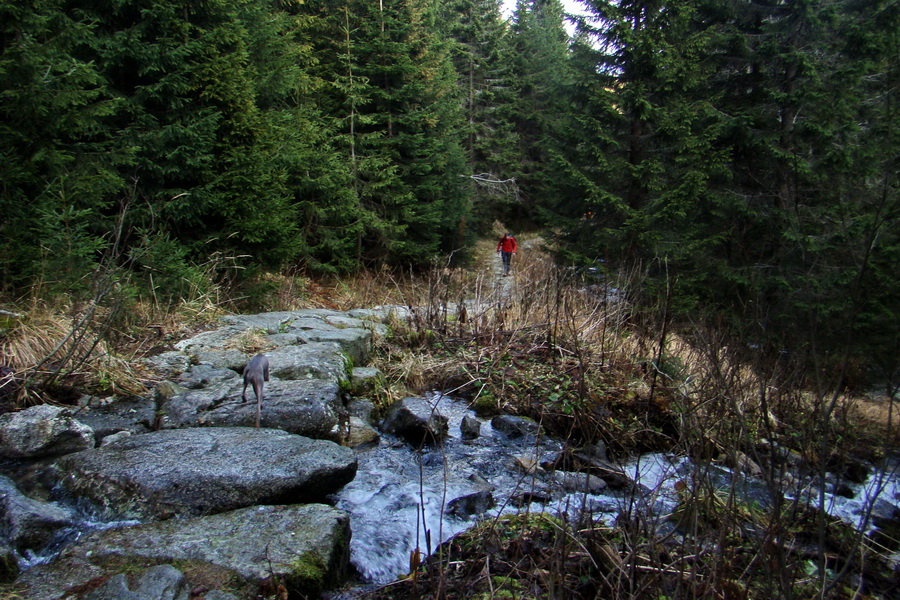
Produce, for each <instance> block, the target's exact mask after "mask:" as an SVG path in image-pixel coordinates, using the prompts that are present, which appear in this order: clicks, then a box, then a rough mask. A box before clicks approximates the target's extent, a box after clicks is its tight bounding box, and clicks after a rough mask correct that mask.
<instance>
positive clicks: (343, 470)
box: [50, 427, 357, 520]
mask: <svg viewBox="0 0 900 600" xmlns="http://www.w3.org/2000/svg"><path fill="white" fill-rule="evenodd" d="M356 467H357V462H356V455H355V454H354V453H353V451H352V450H350V449H349V448H344V447H341V446H339V445H337V444H335V443H334V442H330V441H326V440H312V439H309V438H307V437H303V436H299V435H294V434H290V433H286V432H284V431H278V430H273V429H258V430H257V429H253V428H247V427H203V428H191V429H172V430H163V431H156V432H152V433H146V434H142V435H136V436H131V437H127V438H124V439H122V440H119V441H116V442H114V443H112V444H109V445H107V446H104V447H101V448H94V449H90V450H84V451H82V452H77V453H75V454H70V455H67V456H64V457H62V458H59V459H57V460H56V461H54V462H53V463H52V465H51V469H50V475H51V477H55V478H56V479H58V480H59V483H60V484H61V485H62V487H63V488H64V489H66V490H68V491H69V492H71V493H73V494H75V495H77V496H83V497H85V498H87V499H89V500H90V501H92V502H93V503H95V504H96V505H97V506H98V507H100V508H101V509H102V510H103V511H104V512H105V513H107V514H109V515H111V516H114V517H117V518H139V519H151V520H154V519H165V518H168V517H172V516H198V515H209V514H215V513H220V512H224V511H228V510H234V509H237V508H243V507H246V506H252V505H256V504H296V503H302V502H313V501H320V500H322V499H324V498H325V497H326V496H327V495H328V494H331V493H332V492H335V491H337V490H338V489H340V488H341V487H343V486H344V485H345V484H347V483H348V482H350V481H352V480H353V478H354V477H355V476H356Z"/></svg>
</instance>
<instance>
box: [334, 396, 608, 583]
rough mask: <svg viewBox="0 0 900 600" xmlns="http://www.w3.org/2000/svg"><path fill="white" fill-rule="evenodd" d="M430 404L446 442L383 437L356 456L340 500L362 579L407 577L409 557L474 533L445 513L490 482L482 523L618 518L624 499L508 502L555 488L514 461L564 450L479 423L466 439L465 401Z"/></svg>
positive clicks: (470, 520)
mask: <svg viewBox="0 0 900 600" xmlns="http://www.w3.org/2000/svg"><path fill="white" fill-rule="evenodd" d="M429 401H430V402H431V403H432V405H433V406H436V407H437V410H438V411H439V412H440V413H441V414H443V415H445V416H447V417H448V419H449V425H450V435H449V438H448V439H446V440H445V442H444V444H443V446H442V447H441V448H425V449H424V450H422V451H417V450H415V449H412V448H410V447H409V446H408V445H407V444H405V443H403V442H401V441H399V440H397V439H396V438H394V437H392V436H388V435H385V436H384V437H383V438H382V440H381V443H380V444H379V446H378V447H377V448H374V449H372V450H369V451H366V452H363V453H361V454H360V456H359V469H358V471H357V475H356V479H354V480H353V481H352V482H351V483H350V484H348V485H347V486H345V487H344V489H343V490H341V491H340V492H339V493H338V494H336V495H335V497H334V501H335V505H336V506H337V507H338V508H342V509H344V510H346V511H348V512H349V513H350V514H351V526H352V530H353V537H352V540H351V547H350V551H351V561H352V563H353V564H354V566H355V567H356V569H357V571H358V572H359V574H360V577H361V578H362V579H363V580H364V581H366V582H370V583H385V582H389V581H393V580H394V579H396V578H397V577H398V576H399V575H402V574H404V573H406V572H408V571H409V560H410V554H411V553H412V552H414V551H415V550H416V548H418V549H420V550H421V551H422V552H423V553H428V552H430V551H433V550H434V549H435V548H436V547H437V545H438V544H440V543H441V542H443V541H445V540H447V539H448V538H450V537H452V536H454V535H456V534H457V533H459V532H460V531H463V530H465V529H467V528H469V527H471V526H472V525H473V524H475V522H476V518H477V517H467V516H457V515H454V514H447V508H448V504H449V503H450V502H451V501H452V500H454V499H455V498H459V497H461V496H466V495H468V494H473V493H476V492H478V491H481V490H484V489H485V484H489V485H490V487H491V488H492V489H493V492H492V493H493V498H494V501H495V503H496V505H495V506H494V507H493V508H491V509H489V510H488V511H487V512H485V513H483V514H482V515H480V517H486V516H494V515H498V514H500V513H503V512H518V511H522V510H532V511H541V510H553V511H557V510H563V511H574V510H578V509H580V508H581V507H582V506H584V505H585V504H590V507H591V508H592V509H593V510H594V511H595V512H597V513H598V514H599V513H602V512H603V509H607V510H608V511H609V513H610V515H611V516H614V513H617V512H618V510H619V507H620V505H621V499H617V498H615V497H614V496H612V495H610V496H590V495H585V494H565V493H561V492H559V491H556V492H555V493H553V494H552V496H553V500H552V502H551V504H550V505H549V506H546V507H545V506H542V505H539V504H530V505H528V504H526V506H522V507H516V506H514V505H513V503H512V502H511V499H515V498H516V497H518V496H522V495H523V494H527V493H529V492H541V494H542V495H546V494H548V493H549V492H550V491H551V490H549V489H548V488H547V486H546V485H545V484H543V483H541V482H540V481H539V480H537V479H536V478H535V477H534V476H532V475H528V474H526V473H524V472H523V471H522V469H519V468H517V467H516V459H517V457H519V458H523V459H524V460H525V461H529V460H536V461H540V460H541V459H542V458H544V457H547V456H553V455H554V454H555V453H558V452H559V451H560V450H561V449H562V444H561V443H560V442H558V441H555V440H550V439H546V438H537V437H534V436H525V437H521V438H517V439H510V438H507V437H506V436H505V435H504V434H502V433H499V432H496V431H494V429H493V428H492V427H491V424H490V421H486V420H480V421H481V435H480V436H479V437H478V438H477V439H475V440H470V441H463V440H462V439H461V434H460V422H461V421H462V419H463V416H465V415H466V414H468V415H469V416H474V413H472V412H471V411H469V410H468V409H467V407H466V405H465V403H463V402H460V401H454V400H452V399H450V398H448V397H446V396H442V395H440V394H433V395H431V396H430V397H429Z"/></svg>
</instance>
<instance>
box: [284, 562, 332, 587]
mask: <svg viewBox="0 0 900 600" xmlns="http://www.w3.org/2000/svg"><path fill="white" fill-rule="evenodd" d="M288 569H289V572H288V574H287V576H286V580H287V582H288V584H289V587H290V588H291V590H292V591H296V592H298V593H300V594H303V595H307V596H312V595H318V594H319V592H321V591H322V590H323V589H324V588H325V584H326V583H327V581H326V579H327V575H328V566H327V565H326V564H325V561H324V560H323V559H322V557H321V556H319V555H318V554H316V553H315V552H304V553H303V554H301V555H300V556H299V557H298V558H297V559H296V560H294V561H293V562H291V563H290V564H289V565H288Z"/></svg>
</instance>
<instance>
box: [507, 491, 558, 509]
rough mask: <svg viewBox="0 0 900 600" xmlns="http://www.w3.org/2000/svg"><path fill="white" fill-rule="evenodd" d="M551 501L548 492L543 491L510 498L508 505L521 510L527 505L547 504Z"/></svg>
mask: <svg viewBox="0 0 900 600" xmlns="http://www.w3.org/2000/svg"><path fill="white" fill-rule="evenodd" d="M552 499H553V497H552V496H551V494H550V492H548V491H545V490H535V491H530V492H524V493H521V494H516V495H514V496H510V498H509V503H510V504H512V505H513V506H515V507H516V508H522V507H523V506H528V505H529V504H549V503H550V501H551V500H552Z"/></svg>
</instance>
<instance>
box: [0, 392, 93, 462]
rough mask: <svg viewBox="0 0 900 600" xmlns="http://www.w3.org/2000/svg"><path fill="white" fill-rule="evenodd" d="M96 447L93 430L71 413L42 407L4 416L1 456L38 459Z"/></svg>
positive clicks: (1, 419) (0, 425)
mask: <svg viewBox="0 0 900 600" xmlns="http://www.w3.org/2000/svg"><path fill="white" fill-rule="evenodd" d="M93 447H94V432H93V430H92V429H91V428H90V427H88V426H87V425H84V424H83V423H79V422H78V421H76V420H75V419H74V418H72V413H71V412H70V411H69V410H67V409H63V408H60V407H58V406H50V405H49V404H42V405H38V406H32V407H30V408H26V409H25V410H23V411H21V412H17V413H6V414H4V415H0V456H4V457H8V458H35V457H41V456H55V455H59V454H67V453H69V452H78V451H79V450H84V449H85V448H93Z"/></svg>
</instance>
